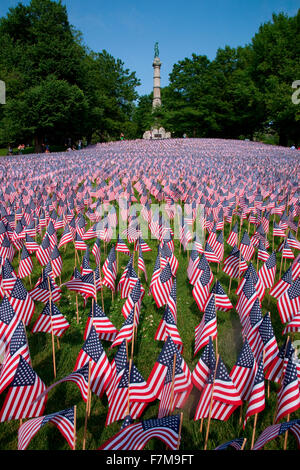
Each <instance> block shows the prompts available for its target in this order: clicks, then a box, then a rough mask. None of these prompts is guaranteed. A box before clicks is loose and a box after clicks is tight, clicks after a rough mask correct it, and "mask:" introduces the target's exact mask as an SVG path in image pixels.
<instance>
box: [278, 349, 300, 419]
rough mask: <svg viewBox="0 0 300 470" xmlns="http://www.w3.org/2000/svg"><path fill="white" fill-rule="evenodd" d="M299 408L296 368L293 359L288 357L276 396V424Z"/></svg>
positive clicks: (299, 394)
mask: <svg viewBox="0 0 300 470" xmlns="http://www.w3.org/2000/svg"><path fill="white" fill-rule="evenodd" d="M299 408H300V390H299V379H298V374H297V367H296V363H295V360H294V358H293V357H290V358H289V360H288V362H287V366H286V369H285V373H284V377H283V381H282V384H281V388H280V389H279V392H278V394H277V413H276V419H275V421H276V423H278V421H280V420H281V419H282V418H284V417H285V416H286V415H288V414H291V413H293V412H295V411H297V410H298V409H299Z"/></svg>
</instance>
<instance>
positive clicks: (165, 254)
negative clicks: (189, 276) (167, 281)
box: [160, 243, 179, 277]
mask: <svg viewBox="0 0 300 470" xmlns="http://www.w3.org/2000/svg"><path fill="white" fill-rule="evenodd" d="M160 262H161V267H162V268H164V267H165V266H166V264H168V263H169V264H170V268H171V272H172V276H174V277H175V276H176V273H177V269H178V265H179V263H178V260H177V258H176V257H175V255H174V253H173V252H172V251H171V250H170V248H169V247H168V245H167V244H166V243H164V244H163V246H162V248H161V249H160Z"/></svg>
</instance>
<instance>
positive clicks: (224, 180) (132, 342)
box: [0, 139, 300, 451]
mask: <svg viewBox="0 0 300 470" xmlns="http://www.w3.org/2000/svg"><path fill="white" fill-rule="evenodd" d="M0 181H1V185H0V448H1V449H2V450H17V449H18V450H25V449H31V450H62V449H64V450H66V449H70V450H71V449H74V450H85V449H86V450H99V451H101V450H141V449H149V450H166V449H169V450H178V449H180V450H206V449H207V450H226V449H229V448H230V449H234V450H250V449H252V450H259V449H275V450H283V449H288V450H293V449H297V448H299V447H300V355H299V357H298V355H297V354H298V349H300V256H299V255H300V241H299V232H300V230H299V215H300V189H299V152H298V151H295V150H291V149H286V148H282V147H275V146H267V145H264V144H261V143H254V142H245V141H230V140H214V139H171V140H165V141H153V142H152V141H128V142H127V141H122V142H111V143H107V144H98V145H96V146H94V147H91V148H87V149H84V150H81V151H74V152H70V153H53V154H46V155H45V154H40V155H26V156H17V157H3V158H1V160H0ZM162 209H163V210H162Z"/></svg>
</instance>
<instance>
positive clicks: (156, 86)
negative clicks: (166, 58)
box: [152, 57, 161, 108]
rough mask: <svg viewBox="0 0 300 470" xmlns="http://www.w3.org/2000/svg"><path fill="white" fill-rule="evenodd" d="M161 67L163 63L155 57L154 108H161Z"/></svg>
mask: <svg viewBox="0 0 300 470" xmlns="http://www.w3.org/2000/svg"><path fill="white" fill-rule="evenodd" d="M160 67H161V61H160V59H159V57H155V58H154V61H153V100H152V107H153V108H155V107H156V106H161V95H160Z"/></svg>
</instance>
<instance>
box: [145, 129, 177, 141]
mask: <svg viewBox="0 0 300 470" xmlns="http://www.w3.org/2000/svg"><path fill="white" fill-rule="evenodd" d="M143 139H146V140H160V139H171V132H167V131H166V130H165V129H164V128H163V127H160V128H159V129H157V128H156V127H152V128H151V130H150V131H146V132H144V134H143Z"/></svg>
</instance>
